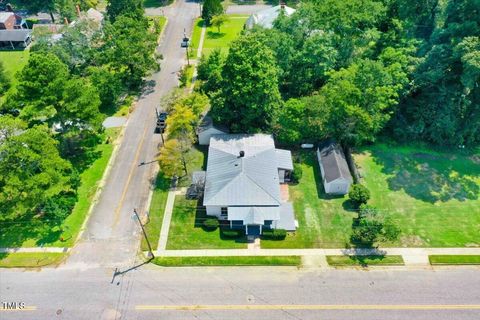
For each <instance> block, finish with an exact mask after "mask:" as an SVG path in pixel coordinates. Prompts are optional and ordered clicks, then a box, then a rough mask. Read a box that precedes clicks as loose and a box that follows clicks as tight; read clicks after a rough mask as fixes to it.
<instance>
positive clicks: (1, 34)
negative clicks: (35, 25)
mask: <svg viewBox="0 0 480 320" xmlns="http://www.w3.org/2000/svg"><path fill="white" fill-rule="evenodd" d="M31 34H32V30H29V29H15V30H0V41H4V42H10V41H12V42H23V41H26V40H27V39H28V38H29V37H30V36H31Z"/></svg>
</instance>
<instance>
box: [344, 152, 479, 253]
mask: <svg viewBox="0 0 480 320" xmlns="http://www.w3.org/2000/svg"><path fill="white" fill-rule="evenodd" d="M354 157H355V161H356V163H357V165H358V167H359V171H360V174H361V175H362V176H363V179H362V180H363V183H364V184H365V185H366V186H367V187H368V189H369V190H370V192H371V200H370V202H369V204H371V205H373V206H376V207H377V208H379V209H381V210H382V213H383V214H384V215H385V216H390V217H391V219H392V220H393V221H394V222H395V223H396V224H397V225H398V227H399V228H400V229H401V231H402V234H401V237H400V239H399V240H398V241H396V242H394V243H389V244H386V246H406V247H407V246H408V247H463V246H480V156H479V155H478V154H477V155H470V156H469V155H463V154H460V153H457V154H456V153H448V152H435V151H432V150H428V149H425V148H421V147H397V146H395V147H393V146H388V145H384V144H377V145H375V146H373V147H369V148H365V149H363V150H361V152H360V153H358V154H356V155H355V156H354Z"/></svg>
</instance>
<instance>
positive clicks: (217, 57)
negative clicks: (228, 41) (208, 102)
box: [198, 49, 225, 96]
mask: <svg viewBox="0 0 480 320" xmlns="http://www.w3.org/2000/svg"><path fill="white" fill-rule="evenodd" d="M224 64H225V56H224V55H223V54H222V51H220V50H219V49H216V50H213V51H212V53H210V54H209V55H208V56H206V55H203V56H202V58H201V60H200V63H199V65H198V79H199V80H202V85H201V90H202V91H203V92H205V94H207V95H208V96H210V95H211V94H212V93H214V92H217V91H218V90H220V88H221V87H222V69H223V66H224Z"/></svg>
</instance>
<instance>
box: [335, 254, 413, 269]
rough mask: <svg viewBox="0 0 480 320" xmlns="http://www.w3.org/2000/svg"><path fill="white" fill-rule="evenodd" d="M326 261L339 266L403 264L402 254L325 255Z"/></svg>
mask: <svg viewBox="0 0 480 320" xmlns="http://www.w3.org/2000/svg"><path fill="white" fill-rule="evenodd" d="M327 262H328V264H329V265H331V266H334V267H337V266H338V267H340V266H362V267H367V266H374V265H377V266H378V265H390V266H395V265H396V266H401V265H403V264H404V263H403V259H402V256H327Z"/></svg>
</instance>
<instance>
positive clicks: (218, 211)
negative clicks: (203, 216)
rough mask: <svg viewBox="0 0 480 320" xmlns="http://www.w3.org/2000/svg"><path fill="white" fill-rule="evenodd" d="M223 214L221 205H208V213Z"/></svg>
mask: <svg viewBox="0 0 480 320" xmlns="http://www.w3.org/2000/svg"><path fill="white" fill-rule="evenodd" d="M221 214H222V207H220V206H207V215H208V216H215V217H219V218H220V215H221Z"/></svg>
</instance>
